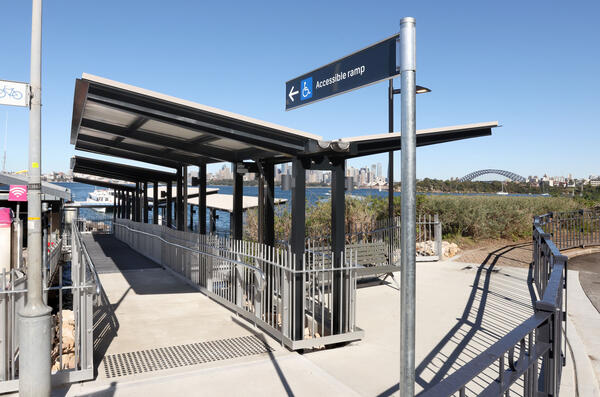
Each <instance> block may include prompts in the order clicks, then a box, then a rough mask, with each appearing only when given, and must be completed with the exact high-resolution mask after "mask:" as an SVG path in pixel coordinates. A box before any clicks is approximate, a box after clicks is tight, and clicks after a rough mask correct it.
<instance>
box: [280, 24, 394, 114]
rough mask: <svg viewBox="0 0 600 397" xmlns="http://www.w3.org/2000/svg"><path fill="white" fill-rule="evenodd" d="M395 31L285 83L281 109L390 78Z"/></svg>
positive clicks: (288, 108) (392, 72) (392, 74)
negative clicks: (380, 39)
mask: <svg viewBox="0 0 600 397" xmlns="http://www.w3.org/2000/svg"><path fill="white" fill-rule="evenodd" d="M397 41H398V35H397V34H396V35H394V36H392V37H389V38H387V39H385V40H383V41H380V42H378V43H375V44H373V45H371V46H369V47H367V48H365V49H363V50H360V51H357V52H355V53H353V54H350V55H348V56H346V57H344V58H341V59H338V60H337V61H334V62H331V63H330V64H328V65H325V66H322V67H320V68H318V69H316V70H313V71H312V72H309V73H306V74H303V75H302V76H299V77H296V78H295V79H292V80H290V81H288V82H286V83H285V110H291V109H295V108H298V107H300V106H304V105H308V104H309V103H313V102H317V101H320V100H322V99H325V98H329V97H332V96H335V95H339V94H342V93H344V92H347V91H351V90H355V89H357V88H360V87H364V86H367V85H371V84H375V83H377V82H380V81H383V80H388V79H392V78H394V77H397V76H398V75H399V73H400V72H399V71H398V69H397V68H396V42H397Z"/></svg>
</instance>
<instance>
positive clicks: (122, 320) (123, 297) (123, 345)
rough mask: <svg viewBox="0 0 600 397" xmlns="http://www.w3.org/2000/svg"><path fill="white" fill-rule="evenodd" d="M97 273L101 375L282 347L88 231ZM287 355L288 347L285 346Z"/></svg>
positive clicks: (96, 330) (132, 373)
mask: <svg viewBox="0 0 600 397" xmlns="http://www.w3.org/2000/svg"><path fill="white" fill-rule="evenodd" d="M84 244H85V245H86V248H87V250H88V252H89V254H90V257H91V259H92V261H93V262H94V264H95V265H96V268H97V270H98V273H99V277H100V282H101V283H102V287H103V291H104V293H103V296H102V304H101V305H100V307H99V308H98V310H97V311H96V313H95V316H94V317H95V319H94V321H95V326H94V336H95V342H96V343H95V352H94V353H95V354H94V358H95V362H96V366H97V368H98V376H99V378H119V377H124V376H136V375H140V374H143V373H150V372H156V371H162V370H166V369H173V368H182V367H187V366H195V365H200V364H206V363H216V362H219V361H228V360H240V359H241V360H243V359H244V358H247V357H253V358H254V359H255V358H256V357H260V356H265V357H266V356H268V355H269V354H272V353H273V352H274V351H277V350H280V351H283V349H282V348H281V347H280V346H278V345H277V344H274V346H273V347H272V346H270V342H271V344H273V343H272V341H270V340H268V339H267V338H266V337H265V336H264V335H263V334H262V333H261V332H259V331H258V330H256V329H254V328H253V327H252V326H251V325H250V324H249V323H246V322H244V321H239V320H237V318H235V315H234V314H232V312H230V311H229V310H227V309H225V308H224V307H222V306H221V305H219V304H218V303H216V302H214V301H212V300H211V299H209V298H207V297H206V296H205V295H203V294H202V293H200V292H199V291H198V290H197V289H195V288H194V287H193V286H191V285H190V284H188V283H187V282H186V281H184V280H183V279H181V278H180V277H178V276H177V275H175V274H173V273H172V272H171V271H170V270H166V269H163V268H162V267H161V266H160V265H158V264H157V263H155V262H153V261H151V260H149V259H147V258H145V257H143V256H142V255H139V254H137V253H136V252H135V251H133V250H132V249H130V248H129V247H128V246H127V245H125V244H123V243H121V242H120V241H118V240H117V239H115V238H114V237H113V236H112V235H93V234H87V235H84ZM286 353H287V351H286Z"/></svg>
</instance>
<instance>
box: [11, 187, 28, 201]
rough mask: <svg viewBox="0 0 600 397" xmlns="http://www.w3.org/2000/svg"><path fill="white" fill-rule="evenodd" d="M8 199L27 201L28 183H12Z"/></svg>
mask: <svg viewBox="0 0 600 397" xmlns="http://www.w3.org/2000/svg"><path fill="white" fill-rule="evenodd" d="M8 201H27V185H10V191H9V192H8Z"/></svg>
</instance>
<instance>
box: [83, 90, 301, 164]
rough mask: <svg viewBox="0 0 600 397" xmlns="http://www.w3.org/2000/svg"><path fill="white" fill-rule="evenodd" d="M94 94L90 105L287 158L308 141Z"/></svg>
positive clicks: (181, 110)
mask: <svg viewBox="0 0 600 397" xmlns="http://www.w3.org/2000/svg"><path fill="white" fill-rule="evenodd" d="M95 91H97V90H96V89H95V88H93V89H90V93H88V96H87V99H88V101H93V102H97V103H101V104H102V105H104V106H111V107H112V108H114V109H119V110H125V111H129V112H132V113H136V114H139V115H143V116H145V117H150V118H152V119H155V120H159V121H163V122H166V123H170V124H177V125H180V126H182V127H186V128H191V129H194V130H197V131H198V132H201V133H206V134H211V135H216V136H218V137H220V138H228V139H232V140H235V141H239V142H244V143H246V144H249V145H252V146H255V147H257V148H259V149H266V150H271V151H275V152H280V153H285V154H288V155H295V154H297V153H298V152H301V151H303V150H304V149H305V142H304V141H305V140H294V139H286V138H285V137H283V136H281V135H277V134H274V131H273V133H270V132H269V131H268V130H257V129H254V128H252V127H249V126H243V125H241V123H236V122H232V121H229V122H223V120H219V121H220V122H219V124H217V123H215V122H214V121H213V120H210V117H208V119H209V120H210V121H208V122H205V121H201V120H198V119H197V118H196V117H197V115H194V114H193V112H190V111H187V110H186V109H182V108H177V109H170V110H173V111H176V112H177V114H175V113H171V112H170V111H165V110H158V107H157V106H156V105H153V104H152V103H148V102H146V101H144V100H143V99H138V98H136V99H134V101H135V103H132V102H127V101H123V100H119V99H113V98H111V96H112V97H116V95H114V94H113V95H111V94H107V93H104V95H107V96H102V95H98V94H96V93H93V94H92V93H91V92H95ZM130 99H131V98H130ZM144 102H146V103H144ZM137 103H143V105H138V104H137ZM160 108H161V109H168V108H169V106H168V105H167V106H166V107H165V106H164V105H163V106H160ZM205 117H206V116H205ZM223 125H224V126H223Z"/></svg>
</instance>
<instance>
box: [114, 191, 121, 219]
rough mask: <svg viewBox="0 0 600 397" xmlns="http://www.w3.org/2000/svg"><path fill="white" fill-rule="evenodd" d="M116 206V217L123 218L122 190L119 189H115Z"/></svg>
mask: <svg viewBox="0 0 600 397" xmlns="http://www.w3.org/2000/svg"><path fill="white" fill-rule="evenodd" d="M114 193H115V208H114V213H115V217H116V218H118V219H120V218H121V197H120V195H121V191H120V190H119V189H117V190H115V192H114Z"/></svg>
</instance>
